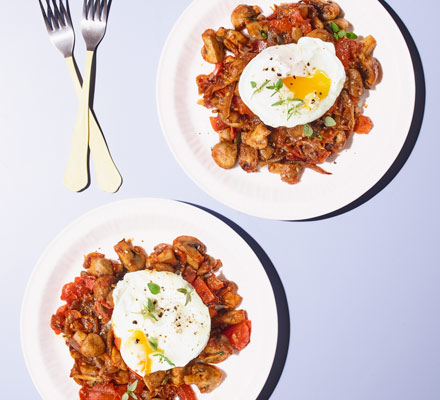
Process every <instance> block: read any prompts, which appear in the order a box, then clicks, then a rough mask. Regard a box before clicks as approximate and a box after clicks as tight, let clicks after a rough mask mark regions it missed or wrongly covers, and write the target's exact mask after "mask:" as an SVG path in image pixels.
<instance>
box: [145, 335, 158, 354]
mask: <svg viewBox="0 0 440 400" xmlns="http://www.w3.org/2000/svg"><path fill="white" fill-rule="evenodd" d="M148 344H149V345H150V347H151V348H152V349H153V350H154V351H157V346H158V345H159V343H158V341H157V338H154V337H149V338H148Z"/></svg>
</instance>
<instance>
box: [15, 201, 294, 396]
mask: <svg viewBox="0 0 440 400" xmlns="http://www.w3.org/2000/svg"><path fill="white" fill-rule="evenodd" d="M140 202H142V203H144V204H148V203H151V202H155V203H156V204H157V203H158V202H160V203H161V204H164V203H165V204H168V205H170V206H171V207H176V206H177V207H179V208H188V209H189V208H191V209H196V210H197V212H198V213H201V214H207V216H208V218H211V219H215V220H217V223H219V224H222V225H225V228H226V229H229V230H231V231H232V232H233V234H235V235H236V236H238V237H239V239H241V240H242V244H243V245H245V246H246V247H247V248H248V250H249V251H250V252H251V253H252V254H253V256H254V257H255V258H256V260H258V263H259V264H260V266H261V268H262V269H263V271H264V273H265V274H266V276H267V279H268V281H269V284H270V286H271V289H272V296H273V303H274V305H275V307H276V310H277V313H276V319H277V324H276V328H275V329H276V337H277V343H276V344H275V346H274V353H273V355H272V356H271V359H272V362H271V364H269V363H268V372H267V375H266V377H265V381H264V382H261V384H260V385H261V388H260V394H259V395H258V396H257V399H258V400H260V399H261V400H262V398H261V395H262V393H263V392H267V391H268V389H267V387H268V386H269V390H270V393H272V392H273V390H275V387H276V385H277V383H278V381H279V378H280V377H281V374H282V371H283V369H284V366H285V361H286V358H287V352H288V345H289V335H290V316H289V314H287V315H282V311H285V310H287V312H288V303H287V297H286V295H285V291H284V287H283V285H282V283H281V280H280V278H279V275H278V273H277V271H276V269H275V268H274V266H273V264H272V268H273V271H270V272H272V274H273V272H275V275H276V276H275V281H276V280H279V283H280V284H281V288H282V293H281V299H280V294H277V293H276V291H275V285H277V284H278V282H275V283H274V282H273V278H274V277H273V276H271V275H270V273H269V271H268V270H267V266H266V265H265V264H264V263H263V261H262V260H261V257H260V256H259V254H257V251H256V250H255V249H254V247H253V246H252V245H251V244H250V243H248V240H246V238H245V237H243V235H242V234H241V233H240V232H239V231H238V230H237V229H236V227H238V228H239V230H241V231H243V232H244V233H245V234H246V235H248V236H249V237H250V238H251V239H252V240H253V241H254V242H255V240H254V239H253V238H252V237H251V236H250V235H249V234H248V233H247V232H246V231H244V229H243V228H241V227H240V226H239V225H237V224H236V223H235V222H233V221H230V220H229V219H227V218H226V217H223V216H222V215H221V214H218V213H216V212H211V210H209V209H206V208H205V207H203V206H198V205H196V204H191V203H187V202H184V201H178V200H171V199H165V198H155V197H140V198H129V199H123V200H118V201H114V202H110V203H106V204H103V205H101V206H98V207H95V208H93V209H91V210H89V211H87V212H85V213H84V214H82V215H80V216H79V217H77V218H76V219H74V220H73V221H72V222H70V223H69V224H67V225H66V226H65V227H64V228H63V229H62V230H61V231H60V232H59V233H58V234H57V235H56V236H55V237H54V238H53V239H52V240H51V241H50V242H49V244H48V245H47V246H46V248H45V249H44V251H43V252H42V254H41V255H40V257H39V258H38V260H37V262H36V263H35V264H34V267H33V269H32V272H31V274H30V275H29V277H28V280H27V283H26V288H25V291H24V294H23V298H22V303H21V309H20V347H21V352H22V355H23V359H24V361H25V365H26V369H27V371H28V373H29V376H30V378H31V380H32V383H33V385H34V387H35V388H36V390H37V392H38V394H39V395H40V396H41V398H43V399H44V398H45V397H44V396H43V393H42V392H41V390H40V389H41V388H40V384H39V383H38V381H37V380H36V377H35V376H34V374H33V372H34V369H35V367H34V366H32V367H31V362H34V361H32V356H31V354H30V351H28V349H29V343H28V342H29V341H28V340H27V339H28V336H29V335H28V334H26V332H25V329H26V328H29V327H28V326H26V325H27V321H25V314H26V313H28V311H27V308H28V307H29V302H30V301H32V300H31V299H30V294H31V289H32V287H33V286H35V281H36V276H37V275H38V272H40V269H41V268H42V265H44V261H45V259H46V258H47V257H48V254H49V253H50V252H51V250H52V247H53V246H54V245H55V244H56V243H57V242H58V241H59V240H61V239H62V238H63V237H64V236H65V235H66V234H68V233H69V231H71V230H74V229H75V227H76V226H78V225H80V224H81V223H82V222H83V221H84V220H87V219H88V218H89V217H90V216H93V215H95V214H99V213H100V212H102V211H103V210H105V209H110V210H111V209H112V208H113V207H119V206H121V205H122V204H128V205H130V204H139V203H140ZM148 205H149V206H150V207H151V204H148ZM222 217H223V218H222ZM227 221H230V222H231V224H229V223H228V222H227ZM234 225H235V227H234ZM255 243H256V242H255ZM257 246H259V245H258V244H257ZM260 249H261V251H262V252H263V253H264V254H263V255H264V256H266V257H267V255H266V253H265V252H264V250H263V249H262V248H261V247H260ZM267 258H268V257H267ZM268 260H269V262H270V263H271V261H270V259H268ZM282 295H284V297H283V296H282ZM280 300H281V301H280ZM286 318H287V326H286V328H285V329H284V332H283V331H281V330H280V326H281V324H280V323H281V322H282V319H286ZM285 322H286V321H284V325H285ZM286 332H287V346H286V343H281V342H286V340H285V339H286ZM280 345H282V346H281V347H282V349H281V350H282V353H284V354H285V357H284V359H283V357H282V355H283V354H280ZM280 356H281V359H283V362H282V365H281V366H280V365H279V364H280V363H279V362H278V364H276V361H277V359H278V361H279V360H280ZM269 367H270V368H269ZM280 367H281V368H280ZM274 373H275V375H276V376H275V377H274V376H273V375H274ZM274 379H275V383H274ZM270 381H271V382H270Z"/></svg>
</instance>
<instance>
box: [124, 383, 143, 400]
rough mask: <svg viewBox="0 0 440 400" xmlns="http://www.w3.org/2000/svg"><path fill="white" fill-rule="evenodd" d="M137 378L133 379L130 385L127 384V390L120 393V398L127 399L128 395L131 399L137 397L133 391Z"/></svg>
mask: <svg viewBox="0 0 440 400" xmlns="http://www.w3.org/2000/svg"><path fill="white" fill-rule="evenodd" d="M138 382H139V381H138V380H135V381H134V382H133V383H132V384H131V385H128V386H127V391H126V392H125V393H124V394H123V395H122V398H121V400H128V399H129V398H130V397H131V398H132V399H137V396H136V395H135V394H134V391H135V390H136V387H137V384H138Z"/></svg>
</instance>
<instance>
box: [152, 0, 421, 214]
mask: <svg viewBox="0 0 440 400" xmlns="http://www.w3.org/2000/svg"><path fill="white" fill-rule="evenodd" d="M216 1H219V0H216ZM292 1H294V0H292ZM370 1H376V2H378V3H379V5H380V6H381V7H382V9H383V11H384V12H385V13H386V14H387V15H388V16H389V17H391V19H392V20H393V22H394V24H395V26H396V27H397V28H398V31H399V33H400V35H401V36H402V39H403V41H404V43H405V46H406V50H407V51H408V54H409V56H410V60H411V68H412V71H413V76H414V98H413V99H411V100H412V101H413V104H414V105H413V111H412V118H411V122H410V124H409V126H408V132H407V133H406V135H405V136H404V140H403V141H402V145H401V147H400V149H399V151H398V152H397V155H396V156H395V158H394V160H392V161H391V163H390V164H389V166H388V168H387V169H386V170H384V171H383V173H382V174H378V176H377V179H376V180H375V182H374V183H373V184H371V185H370V186H369V187H368V188H366V189H365V190H364V191H363V193H361V194H360V195H359V196H357V197H354V198H352V199H350V200H349V201H346V202H344V204H342V205H341V206H340V207H339V208H336V209H334V210H331V211H328V212H318V213H316V212H315V213H313V214H312V213H309V215H305V216H304V217H294V216H289V215H286V214H287V213H286V212H281V213H278V212H277V211H276V210H275V211H273V210H272V211H270V210H269V208H268V207H267V208H266V210H259V211H256V210H255V209H253V208H245V207H244V206H240V205H237V204H236V202H234V201H229V200H228V197H227V196H223V197H221V198H220V197H218V196H216V195H215V192H214V191H213V190H212V189H210V188H209V187H208V186H206V185H204V184H202V182H201V181H199V179H198V178H197V174H195V173H193V171H190V170H189V169H187V168H185V167H184V163H183V161H182V160H181V159H180V157H179V156H178V154H177V150H176V149H175V147H174V146H173V144H172V140H171V138H170V137H169V136H168V134H167V133H166V132H167V131H166V129H165V110H162V107H161V101H160V91H159V89H158V88H159V87H161V85H160V82H161V79H162V74H161V71H162V70H163V65H164V63H165V57H166V55H167V54H166V53H167V50H168V47H169V45H170V43H171V41H172V38H173V35H174V33H175V31H176V30H177V29H178V27H179V25H180V23H181V21H182V20H183V19H184V18H185V17H186V15H187V14H189V13H190V12H191V11H192V9H193V8H194V7H195V6H196V5H197V4H200V3H202V1H201V0H192V1H191V3H190V4H189V5H188V6H187V7H186V8H185V9H184V11H183V12H182V13H181V14H180V16H179V18H178V19H177V20H176V22H175V23H174V25H173V27H172V29H171V30H170V32H169V34H168V37H167V39H166V41H165V43H164V45H163V48H162V52H161V56H160V59H159V63H158V68H157V74H156V111H157V114H158V118H159V123H160V127H161V130H162V135H163V137H164V138H165V141H166V143H167V145H168V148H169V150H170V151H171V153H172V155H173V157H174V159H175V161H176V162H177V163H178V164H179V166H180V168H181V169H182V170H183V172H184V173H185V174H186V175H187V176H188V177H189V178H190V179H191V180H192V181H193V183H195V184H196V186H197V187H198V188H199V189H201V190H202V191H203V192H205V193H206V194H208V195H209V196H210V197H211V198H213V199H214V200H216V201H218V202H220V203H222V204H224V205H226V206H227V207H230V208H232V209H233V210H236V211H239V212H241V213H244V214H247V215H251V216H254V217H258V218H264V219H269V220H284V221H316V220H321V219H326V218H331V217H334V216H337V215H341V214H344V213H346V212H349V211H351V210H353V209H355V208H357V207H359V206H361V205H362V204H364V203H366V202H367V201H369V200H371V199H372V198H373V197H374V196H376V195H377V194H378V193H380V192H381V191H382V190H383V189H384V188H385V187H386V186H387V185H388V184H389V183H391V181H392V180H393V179H394V178H395V177H396V176H397V174H398V173H399V172H400V170H401V169H402V168H403V166H404V165H405V164H406V161H407V160H408V158H409V156H410V155H411V152H412V150H413V148H414V147H415V145H416V142H417V139H418V136H419V134H420V130H421V127H422V122H423V116H424V110H425V97H426V94H425V93H426V86H425V77H424V70H423V66H422V62H421V57H420V54H419V52H418V49H417V46H416V44H415V42H414V39H413V38H412V36H411V33H410V32H409V30H408V28H407V27H406V25H405V23H404V22H403V21H402V20H401V19H400V17H399V16H398V15H397V13H396V12H395V11H394V10H393V8H392V7H391V6H390V5H389V4H388V3H387V2H386V1H385V0H370ZM402 137H403V136H402ZM379 175H380V176H379Z"/></svg>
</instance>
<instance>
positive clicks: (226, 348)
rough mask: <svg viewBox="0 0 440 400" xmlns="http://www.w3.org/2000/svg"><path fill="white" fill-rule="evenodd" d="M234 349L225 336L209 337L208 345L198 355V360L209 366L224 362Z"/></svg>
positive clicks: (215, 335)
mask: <svg viewBox="0 0 440 400" xmlns="http://www.w3.org/2000/svg"><path fill="white" fill-rule="evenodd" d="M233 351H234V349H233V347H232V345H231V342H230V341H229V339H228V338H227V336H225V335H223V334H220V333H219V334H214V335H213V336H211V337H210V339H209V341H208V344H207V345H206V347H205V348H204V349H203V351H202V353H201V354H200V355H199V359H200V360H202V361H204V362H206V363H211V364H217V363H220V362H222V361H224V360H226V359H227V358H228V357H229V356H230V355H231V354H232V353H233Z"/></svg>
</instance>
